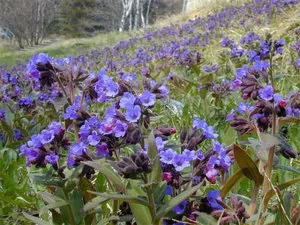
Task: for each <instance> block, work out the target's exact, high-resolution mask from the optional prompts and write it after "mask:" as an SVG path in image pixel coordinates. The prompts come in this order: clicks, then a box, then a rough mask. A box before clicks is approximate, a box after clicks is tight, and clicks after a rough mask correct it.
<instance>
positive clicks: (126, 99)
mask: <svg viewBox="0 0 300 225" xmlns="http://www.w3.org/2000/svg"><path fill="white" fill-rule="evenodd" d="M135 100H136V97H135V96H134V95H133V94H131V93H129V92H125V93H124V94H123V97H122V98H121V99H120V103H119V105H120V107H121V108H128V107H133V105H134V102H135Z"/></svg>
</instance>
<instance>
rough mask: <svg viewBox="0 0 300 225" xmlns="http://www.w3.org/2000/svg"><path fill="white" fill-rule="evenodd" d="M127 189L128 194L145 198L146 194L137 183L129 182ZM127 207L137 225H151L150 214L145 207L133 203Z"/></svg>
mask: <svg viewBox="0 0 300 225" xmlns="http://www.w3.org/2000/svg"><path fill="white" fill-rule="evenodd" d="M127 189H128V194H130V195H132V196H142V197H146V193H145V192H144V190H143V189H142V187H141V185H140V183H139V182H138V181H135V180H130V181H129V183H128V187H127ZM129 206H130V209H131V211H132V214H133V216H134V218H135V220H136V222H137V224H138V225H145V224H147V225H148V224H149V225H150V224H152V217H151V213H150V210H149V208H148V207H147V206H144V205H141V204H135V203H129Z"/></svg>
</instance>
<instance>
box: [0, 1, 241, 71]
mask: <svg viewBox="0 0 300 225" xmlns="http://www.w3.org/2000/svg"><path fill="white" fill-rule="evenodd" d="M245 1H246V0H229V1H224V0H210V1H208V2H205V3H203V4H202V5H201V8H199V9H195V10H193V11H191V12H189V13H181V14H178V15H172V16H167V17H162V18H160V19H159V20H158V21H157V22H156V23H155V24H154V25H152V26H150V27H149V29H157V28H161V27H164V26H168V25H170V23H178V24H181V23H184V22H185V21H187V20H188V19H194V18H195V17H196V16H201V17H205V16H207V15H209V14H211V13H213V12H216V11H218V10H220V9H222V8H223V7H225V6H226V5H229V4H241V3H243V2H245ZM142 32H143V31H142V30H140V31H134V32H122V33H119V32H110V33H104V34H99V35H97V36H95V37H91V38H74V39H66V40H65V39H61V40H58V41H56V42H55V43H52V44H50V45H48V46H36V47H34V48H31V49H26V50H19V49H13V48H9V47H8V45H7V43H5V42H3V41H1V40H0V65H6V66H13V65H15V64H18V63H19V62H24V61H26V60H28V59H29V58H30V57H31V56H32V55H33V54H34V53H40V52H45V53H48V54H49V55H51V56H54V57H65V56H68V55H79V54H82V53H84V52H86V51H88V50H89V49H94V48H103V47H105V46H112V45H114V44H116V43H117V42H118V41H121V40H126V39H128V38H130V37H136V36H139V35H141V33H142Z"/></svg>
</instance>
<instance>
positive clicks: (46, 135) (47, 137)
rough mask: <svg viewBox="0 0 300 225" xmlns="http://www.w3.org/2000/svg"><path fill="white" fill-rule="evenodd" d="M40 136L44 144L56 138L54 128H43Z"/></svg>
mask: <svg viewBox="0 0 300 225" xmlns="http://www.w3.org/2000/svg"><path fill="white" fill-rule="evenodd" d="M40 137H41V143H42V144H43V145H45V144H48V143H50V142H51V141H52V140H53V139H54V132H53V130H42V132H41V135H40Z"/></svg>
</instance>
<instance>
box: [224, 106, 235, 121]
mask: <svg viewBox="0 0 300 225" xmlns="http://www.w3.org/2000/svg"><path fill="white" fill-rule="evenodd" d="M235 116H236V114H235V110H234V109H231V111H230V113H229V114H228V115H227V116H226V120H225V121H231V120H233V119H234V117H235Z"/></svg>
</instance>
